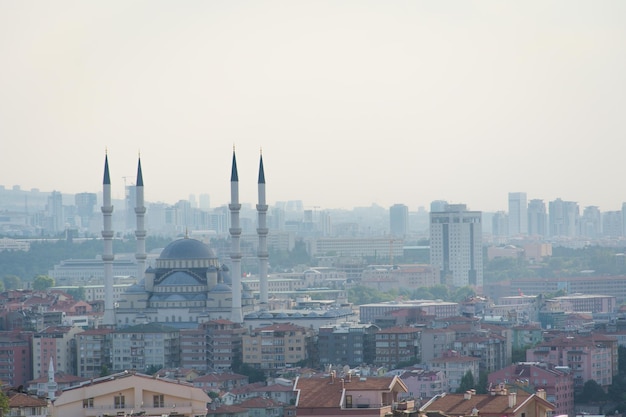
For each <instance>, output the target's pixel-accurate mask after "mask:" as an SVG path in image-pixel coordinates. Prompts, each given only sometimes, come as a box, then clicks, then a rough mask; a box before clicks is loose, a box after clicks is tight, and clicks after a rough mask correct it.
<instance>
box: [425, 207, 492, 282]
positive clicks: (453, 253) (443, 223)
mask: <svg viewBox="0 0 626 417" xmlns="http://www.w3.org/2000/svg"><path fill="white" fill-rule="evenodd" d="M430 263H431V264H432V265H433V266H435V267H437V268H439V270H440V271H441V272H440V276H441V281H442V283H443V284H446V285H453V286H455V287H463V286H466V285H470V286H473V287H479V288H480V287H482V286H483V249H482V212H480V211H468V210H467V207H466V205H465V204H449V205H448V206H447V208H446V210H445V211H439V212H431V213H430Z"/></svg>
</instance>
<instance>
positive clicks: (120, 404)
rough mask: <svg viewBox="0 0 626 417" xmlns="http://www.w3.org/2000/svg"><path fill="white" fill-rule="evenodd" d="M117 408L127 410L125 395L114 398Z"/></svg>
mask: <svg viewBox="0 0 626 417" xmlns="http://www.w3.org/2000/svg"><path fill="white" fill-rule="evenodd" d="M114 407H115V408H126V398H125V397H124V396H123V395H121V394H120V395H116V396H115V397H114Z"/></svg>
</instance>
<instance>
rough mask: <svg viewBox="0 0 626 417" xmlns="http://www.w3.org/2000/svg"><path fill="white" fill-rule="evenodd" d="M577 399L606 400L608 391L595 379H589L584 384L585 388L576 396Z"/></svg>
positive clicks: (577, 400)
mask: <svg viewBox="0 0 626 417" xmlns="http://www.w3.org/2000/svg"><path fill="white" fill-rule="evenodd" d="M575 401H576V402H581V403H589V402H602V401H606V393H605V392H604V390H603V389H602V387H601V386H600V384H598V383H597V382H596V381H594V380H593V379H589V380H587V381H586V382H585V385H583V390H582V392H581V393H580V394H579V395H578V396H576V398H575Z"/></svg>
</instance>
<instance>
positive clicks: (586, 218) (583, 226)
mask: <svg viewBox="0 0 626 417" xmlns="http://www.w3.org/2000/svg"><path fill="white" fill-rule="evenodd" d="M579 229H580V231H579V232H580V236H585V237H588V238H592V239H597V238H599V237H600V235H601V234H602V214H601V213H600V209H599V208H598V207H597V206H587V207H585V209H584V210H583V215H582V216H581V217H580V222H579Z"/></svg>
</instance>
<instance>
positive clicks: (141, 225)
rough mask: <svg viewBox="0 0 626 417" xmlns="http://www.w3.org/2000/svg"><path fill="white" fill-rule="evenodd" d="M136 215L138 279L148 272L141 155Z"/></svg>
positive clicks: (138, 168)
mask: <svg viewBox="0 0 626 417" xmlns="http://www.w3.org/2000/svg"><path fill="white" fill-rule="evenodd" d="M135 197H136V201H135V215H136V217H137V230H135V238H136V239H137V252H136V253H135V259H136V260H137V280H138V281H140V280H142V279H143V278H144V273H145V272H146V258H147V257H148V255H147V254H146V228H145V215H146V207H145V205H144V194H143V173H142V172H141V156H139V160H138V163H137V184H136V186H135Z"/></svg>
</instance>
